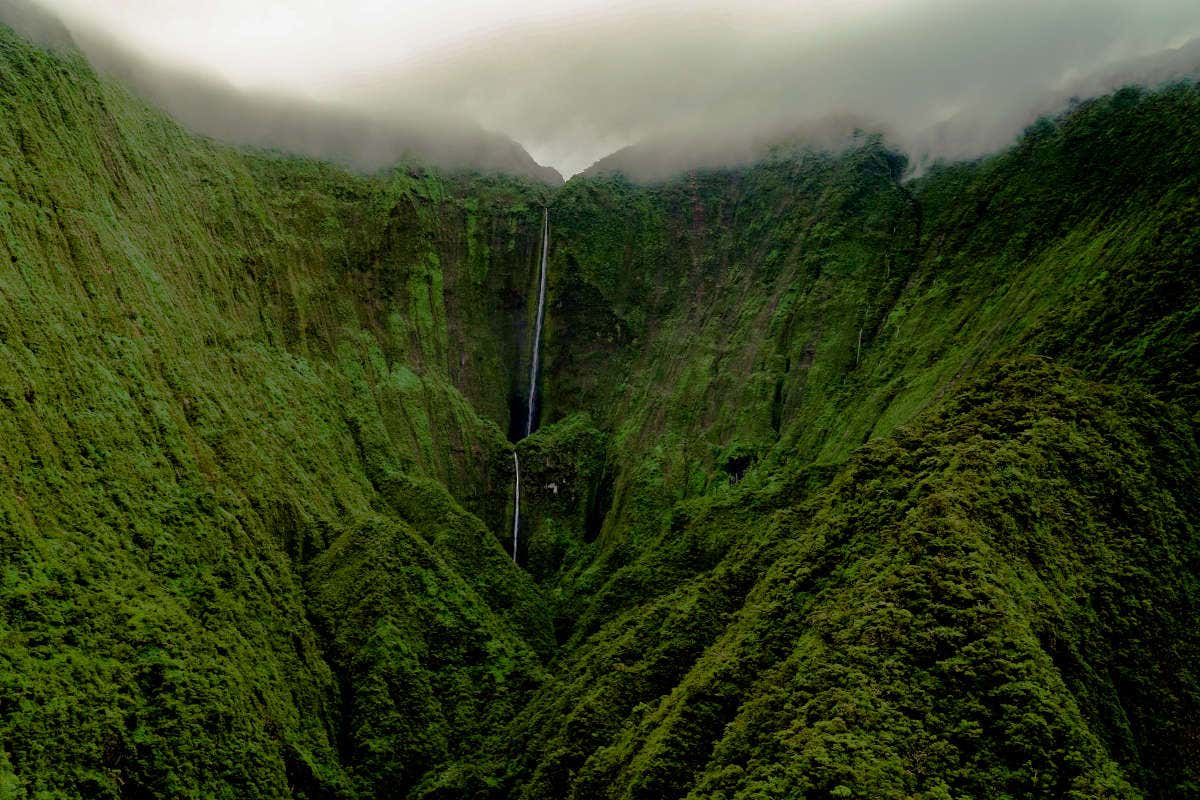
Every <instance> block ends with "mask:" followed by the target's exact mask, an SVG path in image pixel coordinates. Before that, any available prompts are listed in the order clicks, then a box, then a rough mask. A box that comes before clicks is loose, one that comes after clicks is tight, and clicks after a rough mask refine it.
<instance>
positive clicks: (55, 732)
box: [0, 29, 1200, 800]
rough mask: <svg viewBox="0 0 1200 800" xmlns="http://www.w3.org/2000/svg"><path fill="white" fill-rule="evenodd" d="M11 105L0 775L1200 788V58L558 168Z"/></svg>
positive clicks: (80, 792)
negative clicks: (296, 149) (967, 156)
mask: <svg viewBox="0 0 1200 800" xmlns="http://www.w3.org/2000/svg"><path fill="white" fill-rule="evenodd" d="M0 104H3V111H4V113H3V115H2V116H0V263H2V264H5V265H6V270H5V273H4V276H3V282H2V283H0V302H3V304H4V307H5V309H6V314H5V315H4V317H3V322H2V323H0V349H2V350H3V357H2V358H0V426H2V430H3V432H4V437H5V440H6V441H7V442H9V443H10V444H9V446H8V447H7V448H6V450H5V452H4V453H3V455H2V456H0V523H2V524H0V532H2V536H3V540H2V541H0V547H2V551H3V552H4V554H5V555H4V561H5V563H4V567H5V571H4V578H3V580H0V610H2V613H0V636H3V638H4V641H5V642H6V647H5V648H3V651H2V652H0V708H3V709H4V713H3V714H2V715H0V796H13V797H20V796H25V795H27V794H36V793H44V794H54V795H59V796H80V797H83V796H88V797H114V798H118V797H207V796H229V797H233V796H238V797H308V798H315V797H345V798H357V797H392V796H409V797H424V798H465V797H473V798H480V797H492V798H503V797H520V798H527V799H528V800H533V799H534V798H542V797H546V798H549V797H580V798H582V797H589V798H590V797H613V798H662V797H695V798H700V797H711V798H717V797H722V798H742V799H744V800H749V799H750V798H756V797H788V796H795V797H801V796H804V797H811V798H822V797H847V796H854V795H855V794H858V795H861V796H878V797H890V796H896V797H900V796H911V797H923V798H931V799H932V798H945V797H963V796H966V797H971V796H1009V797H1029V798H1033V797H1044V796H1064V797H1079V798H1083V797H1162V798H1170V797H1188V796H1191V794H1193V793H1194V792H1195V791H1196V781H1195V775H1196V774H1197V772H1198V771H1200V762H1198V761H1197V752H1196V751H1195V749H1194V747H1193V746H1192V743H1194V742H1195V740H1196V736H1197V731H1196V729H1195V725H1194V722H1193V720H1194V719H1196V718H1198V714H1197V713H1196V712H1197V706H1198V705H1200V680H1198V678H1197V676H1196V675H1195V674H1194V670H1193V669H1192V667H1191V665H1193V664H1195V663H1196V662H1197V656H1200V637H1198V636H1197V633H1196V629H1195V626H1194V620H1195V619H1196V615H1197V611H1198V610H1200V588H1198V587H1197V584H1196V579H1195V576H1196V575H1197V574H1198V571H1200V543H1198V539H1197V532H1196V529H1195V522H1194V520H1195V519H1196V518H1197V511H1200V496H1198V495H1197V488H1196V482H1195V480H1194V478H1195V476H1196V474H1197V471H1198V469H1200V448H1198V446H1197V420H1198V416H1197V415H1198V414H1200V394H1198V388H1197V387H1198V384H1197V374H1196V369H1195V365H1196V363H1197V353H1198V352H1200V351H1198V350H1197V346H1198V343H1200V329H1198V328H1197V325H1196V321H1197V305H1196V302H1195V298H1196V297H1197V296H1200V287H1197V285H1196V280H1197V278H1196V273H1195V271H1194V270H1191V269H1190V268H1189V265H1190V264H1192V263H1193V262H1194V260H1195V258H1196V254H1197V253H1200V241H1198V240H1197V233H1196V231H1197V230H1200V225H1198V224H1197V223H1198V222H1200V217H1198V216H1197V215H1198V214H1200V207H1198V206H1197V203H1196V198H1197V197H1200V187H1198V185H1197V183H1198V181H1200V177H1198V176H1200V129H1198V128H1197V125H1196V120H1197V119H1200V114H1198V113H1197V112H1198V111H1200V88H1197V86H1196V85H1195V84H1179V85H1176V86H1172V87H1167V88H1164V89H1161V90H1158V91H1155V92H1144V91H1138V90H1132V89H1130V90H1123V91H1121V92H1118V93H1115V94H1113V95H1110V96H1107V97H1104V98H1100V99H1098V100H1094V101H1090V102H1087V103H1084V104H1082V105H1081V106H1080V107H1078V108H1076V109H1074V110H1073V111H1072V112H1070V113H1069V114H1068V115H1066V116H1063V117H1060V118H1055V119H1046V120H1043V121H1042V122H1040V123H1038V124H1037V125H1035V126H1033V127H1032V128H1031V129H1030V130H1029V131H1028V132H1027V133H1026V135H1025V137H1024V138H1023V139H1022V141H1021V142H1020V143H1019V144H1018V145H1017V146H1016V147H1015V148H1013V149H1012V150H1009V151H1007V152H1005V153H1002V154H999V155H997V156H994V157H992V158H990V159H986V160H983V161H981V162H977V163H964V164H956V165H948V166H938V167H935V168H934V169H932V170H930V171H929V172H928V173H927V174H925V175H924V176H922V177H920V178H918V179H916V180H904V176H905V173H906V168H907V163H906V161H905V157H904V156H903V155H902V154H900V153H897V152H895V151H893V150H891V149H890V148H889V147H888V146H887V145H886V144H885V143H884V141H883V140H882V139H881V138H880V137H877V136H869V135H867V136H863V137H860V138H859V139H858V140H856V141H855V142H854V143H853V145H852V146H851V147H849V148H847V149H845V150H844V151H839V152H827V151H821V150H817V149H811V148H809V149H805V148H797V149H794V150H791V151H788V152H787V153H784V154H781V155H780V157H778V158H774V159H768V160H766V161H763V162H760V163H756V164H754V165H751V166H749V167H745V168H740V169H728V170H715V171H710V172H698V173H695V174H691V175H684V176H682V177H679V178H676V179H673V180H670V181H666V182H663V183H661V184H657V185H649V186H647V185H639V184H637V183H635V182H633V181H630V180H628V179H627V178H624V177H621V176H614V175H600V176H594V177H586V178H580V179H574V180H571V181H568V182H567V183H566V184H565V185H563V186H562V187H559V188H553V187H550V186H548V185H546V184H544V183H542V182H540V181H537V180H534V179H523V178H519V177H517V178H514V177H506V176H502V175H495V174H468V173H442V172H439V171H437V170H434V169H430V168H427V167H424V166H421V165H418V164H411V163H410V164H402V165H400V166H397V167H395V168H393V169H391V170H388V171H385V172H382V173H379V174H376V175H367V176H363V175H356V174H352V173H348V172H346V171H344V170H341V169H339V168H337V167H333V166H330V165H327V164H321V163H317V162H313V161H309V160H305V159H302V158H296V157H289V156H282V155H271V154H263V153H247V152H240V151H237V150H234V149H231V148H228V147H224V146H220V145H218V144H216V143H214V142H212V141H210V140H205V139H202V138H198V137H196V136H195V135H192V134H189V133H188V132H186V131H184V130H182V129H180V128H179V127H178V126H176V125H174V124H173V123H171V122H170V121H169V120H167V119H166V118H165V117H164V116H163V115H162V114H161V113H159V112H157V111H155V110H153V109H151V108H149V107H148V106H147V105H146V104H145V103H143V102H142V101H140V100H138V99H137V98H136V97H135V96H133V95H132V94H130V93H129V92H128V91H127V90H125V89H123V88H122V87H120V86H119V85H117V84H115V83H113V82H111V81H107V80H104V79H100V78H97V77H96V76H95V74H93V73H92V72H91V71H90V70H89V69H88V68H87V67H86V66H85V65H84V64H83V63H82V62H81V60H79V59H77V58H72V57H64V56H62V55H54V54H50V53H46V52H44V51H42V50H39V49H37V48H34V47H31V46H29V45H28V44H27V43H25V42H23V41H21V40H20V39H19V38H17V37H15V36H13V35H12V34H10V33H8V32H7V31H5V30H3V29H0ZM50 110H53V112H51V111H50ZM547 207H548V208H549V214H550V220H551V229H552V231H553V234H552V238H551V242H550V250H549V262H548V263H549V272H548V289H547V316H546V328H545V332H544V348H545V349H544V351H543V359H544V362H543V367H544V369H543V372H542V381H541V386H540V388H539V392H540V398H541V402H540V418H539V426H538V430H536V431H535V432H534V433H533V435H531V436H529V437H528V438H525V439H523V440H521V441H520V442H519V443H517V444H516V445H515V448H516V449H517V450H518V451H519V452H520V454H521V465H522V473H523V476H524V477H525V480H526V481H527V482H526V483H525V484H524V490H523V497H524V505H523V507H522V516H523V519H524V523H523V527H522V530H523V534H522V538H523V542H524V544H523V545H522V550H521V551H519V552H518V553H517V554H516V556H517V559H518V561H519V563H520V566H519V567H518V566H514V564H513V563H512V558H511V554H509V553H508V552H506V549H505V547H506V546H507V544H508V537H507V536H506V534H507V531H508V522H509V521H510V520H511V518H512V511H513V509H512V508H511V498H512V493H511V489H512V486H511V481H512V479H513V473H512V459H511V452H512V450H513V448H514V445H512V444H510V442H509V441H508V439H507V437H506V436H505V433H504V432H505V431H506V430H510V429H511V425H510V421H511V419H510V418H511V417H512V415H513V413H514V409H518V410H520V411H522V412H523V411H524V409H525V400H526V399H527V398H526V397H525V392H526V391H528V390H527V388H526V381H527V378H528V375H529V370H528V366H529V363H528V359H529V347H530V340H531V338H532V337H531V331H532V325H533V321H534V320H533V315H534V309H533V308H532V306H531V303H530V298H531V297H536V294H537V277H538V269H537V265H538V261H539V255H540V247H541V240H540V238H541V223H542V214H543V209H545V208H547ZM5 256H7V258H5Z"/></svg>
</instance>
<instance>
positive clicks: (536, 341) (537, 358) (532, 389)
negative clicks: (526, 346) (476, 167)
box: [525, 209, 550, 436]
mask: <svg viewBox="0 0 1200 800" xmlns="http://www.w3.org/2000/svg"><path fill="white" fill-rule="evenodd" d="M549 252H550V209H546V210H545V211H544V212H542V267H541V269H540V270H539V271H538V304H537V320H536V322H534V325H533V355H532V356H531V357H530V359H529V412H528V414H527V415H526V417H525V435H526V436H528V435H529V434H531V433H533V405H534V402H535V400H536V398H537V385H538V369H539V368H540V367H541V356H542V354H541V350H542V322H543V321H544V320H545V318H546V257H547V255H548V254H549Z"/></svg>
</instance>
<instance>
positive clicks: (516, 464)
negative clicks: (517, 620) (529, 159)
mask: <svg viewBox="0 0 1200 800" xmlns="http://www.w3.org/2000/svg"><path fill="white" fill-rule="evenodd" d="M549 253H550V209H546V210H545V211H543V212H542V263H541V267H540V268H539V269H538V304H537V318H536V321H535V322H534V326H533V355H532V356H531V357H530V359H529V406H528V409H527V412H526V415H525V435H526V436H528V435H529V434H531V433H533V411H534V403H535V402H536V398H537V385H538V369H539V368H540V367H541V350H542V323H543V322H544V321H545V319H546V259H547V257H548V256H549ZM513 471H514V472H515V473H516V480H515V482H514V484H513V523H512V536H513V538H512V558H513V563H514V564H515V563H516V561H517V547H518V545H520V543H521V459H520V458H518V457H517V451H516V450H515V449H514V450H513Z"/></svg>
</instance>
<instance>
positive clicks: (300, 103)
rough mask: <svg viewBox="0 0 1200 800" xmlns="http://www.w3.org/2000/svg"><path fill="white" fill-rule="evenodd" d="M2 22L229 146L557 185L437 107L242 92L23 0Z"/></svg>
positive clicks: (548, 173) (555, 176)
mask: <svg viewBox="0 0 1200 800" xmlns="http://www.w3.org/2000/svg"><path fill="white" fill-rule="evenodd" d="M0 21H2V22H6V23H8V24H10V25H11V26H12V27H14V28H15V29H16V30H18V31H20V32H22V33H25V34H26V35H28V36H29V37H30V38H32V39H34V40H35V41H39V42H42V43H44V44H48V45H51V46H55V47H58V48H61V49H68V50H78V51H79V52H81V53H83V54H84V56H86V58H87V59H88V60H89V61H90V62H91V63H92V65H93V66H94V67H95V68H96V69H97V70H99V71H100V72H102V73H105V74H107V75H110V76H112V77H114V78H116V79H117V80H119V81H121V82H122V83H124V84H126V85H127V86H129V87H130V88H132V89H133V90H134V91H136V92H137V93H138V94H139V95H141V96H142V97H143V98H144V99H145V100H146V101H147V102H149V103H150V104H152V105H154V106H157V107H159V108H161V109H163V110H164V111H166V112H167V113H169V114H170V115H171V116H172V117H174V118H175V119H176V120H178V121H179V122H181V123H182V124H184V125H185V126H187V127H188V128H190V129H192V130H194V131H196V132H197V133H201V134H203V135H205V136H211V137H213V138H215V139H218V140H220V141H223V142H227V143H230V144H236V145H243V146H252V147H259V148H266V149H275V150H282V151H286V152H290V153H294V154H297V155H303V156H309V157H312V158H320V159H324V160H328V161H334V162H337V163H339V164H343V165H345V166H349V167H351V168H354V169H358V170H365V171H374V170H378V169H382V168H384V167H387V166H391V165H392V164H395V163H396V162H398V161H401V160H403V159H413V158H415V159H418V160H421V161H424V162H427V163H429V164H431V165H434V166H438V167H442V168H445V169H451V170H457V169H479V170H484V171H492V172H503V173H507V174H510V175H520V176H525V177H529V178H533V179H535V180H540V181H545V182H547V183H551V184H556V183H560V182H561V181H562V176H561V175H559V173H558V172H557V171H556V170H555V169H553V168H552V167H544V166H541V165H540V164H538V163H537V162H535V161H534V160H533V159H532V158H531V157H530V155H529V154H528V153H527V152H526V151H525V149H524V148H522V147H521V146H520V145H519V144H517V143H516V142H514V141H512V140H511V139H509V138H507V137H505V136H503V135H500V134H497V133H493V132H490V131H486V130H484V129H483V128H482V127H480V126H479V125H478V124H477V123H475V122H473V121H471V120H469V119H467V118H465V117H461V116H455V115H452V114H444V113H441V112H438V111H437V110H436V109H433V108H429V107H426V108H420V109H416V108H412V109H398V108H388V109H381V110H375V111H365V110H363V109H361V108H355V107H353V106H348V105H344V104H338V103H336V102H333V101H328V100H326V101H316V100H312V99H309V98H304V97H299V96H288V95H286V94H284V93H282V92H269V91H257V92H256V91H246V90H242V89H239V88H237V87H235V86H234V85H232V84H230V83H228V82H226V81H223V80H221V79H219V78H217V77H214V76H211V75H205V74H201V73H199V72H197V71H195V70H189V69H185V68H182V67H178V66H173V65H171V64H166V63H161V62H156V61H153V60H151V59H149V58H146V57H144V56H142V55H139V54H138V53H136V52H133V51H132V50H130V49H129V47H128V46H127V45H125V44H124V43H122V42H121V41H120V40H119V39H117V38H116V37H114V36H113V35H111V34H109V33H106V32H104V31H101V30H99V29H98V28H96V27H94V26H91V25H87V24H84V23H74V24H72V25H71V26H70V27H68V25H66V24H64V22H63V21H62V19H61V18H59V17H57V16H55V15H54V14H53V13H51V12H49V11H48V10H46V9H45V8H43V7H41V6H38V5H35V4H34V3H32V2H27V0H0Z"/></svg>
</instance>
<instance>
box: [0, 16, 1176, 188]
mask: <svg viewBox="0 0 1200 800" xmlns="http://www.w3.org/2000/svg"><path fill="white" fill-rule="evenodd" d="M72 3H73V0H61V2H59V3H58V5H59V6H61V7H62V8H63V15H62V17H61V18H62V19H63V20H64V21H65V22H64V23H59V22H57V21H56V20H55V19H54V17H53V14H51V13H50V12H49V11H46V10H39V9H44V8H49V6H50V5H51V4H47V5H46V6H44V7H41V6H38V5H35V4H34V2H33V0H5V2H4V3H3V4H0V15H4V16H7V17H10V18H12V19H13V20H14V22H15V24H16V25H17V27H18V28H23V29H24V30H26V31H28V32H30V33H31V34H33V35H34V36H35V38H41V39H42V40H47V39H46V37H47V31H50V30H53V31H54V34H53V35H54V37H55V38H57V39H59V40H64V39H66V40H69V41H72V42H74V43H75V44H76V45H77V46H78V47H79V48H80V49H81V50H82V51H83V52H84V53H85V54H86V55H87V57H88V58H89V60H90V61H91V62H92V63H93V64H95V65H96V66H97V67H98V68H99V69H101V70H102V71H104V72H107V73H109V74H112V75H114V76H116V77H118V78H119V79H121V80H122V81H124V82H126V83H127V84H128V85H130V86H132V87H134V88H135V89H136V90H137V91H138V92H139V93H141V94H142V95H143V96H145V97H146V99H148V100H149V101H150V102H151V103H153V104H154V105H157V106H160V107H162V108H164V109H166V110H167V111H168V112H169V113H171V114H172V115H173V116H174V117H175V118H176V119H178V120H180V121H181V122H183V123H184V124H185V125H187V126H189V127H190V128H192V129H193V130H196V131H198V132H200V133H203V134H205V135H209V136H213V137H215V138H218V139H220V140H222V141H227V142H232V143H237V144H244V145H253V146H258V147H267V148H278V149H282V150H287V151H291V152H295V153H298V154H303V155H308V156H313V157H319V158H326V159H332V160H335V161H338V162H340V163H343V164H347V165H350V166H353V167H355V168H358V169H366V170H373V169H378V168H381V167H384V166H387V165H389V164H391V163H394V162H395V161H397V160H399V159H400V158H402V157H405V156H409V157H412V156H416V157H419V158H422V159H424V160H426V161H428V162H431V163H433V164H436V165H440V166H445V167H450V168H460V167H474V168H479V169H484V170H489V171H501V172H510V173H513V174H520V175H527V176H530V177H533V178H535V179H538V180H544V181H549V182H551V183H555V182H557V181H558V180H560V176H559V171H561V172H562V173H563V174H566V175H570V174H573V173H576V172H579V171H582V170H584V169H589V171H591V172H592V173H595V172H598V171H600V172H602V171H608V170H619V171H622V172H625V173H626V174H627V175H628V176H629V177H632V178H635V179H638V180H662V179H665V178H668V177H670V176H671V175H673V174H676V173H678V172H680V171H684V170H687V169H695V168H711V167H716V166H731V165H739V164H746V163H750V162H752V161H754V160H756V159H757V158H759V157H761V156H762V155H763V154H764V153H765V152H766V151H767V150H769V149H770V148H771V147H772V146H775V145H779V144H795V143H799V144H805V145H808V146H818V147H833V148H840V147H843V146H844V145H845V144H846V142H847V141H849V139H850V137H852V135H853V134H854V133H855V132H856V131H867V132H878V133H882V134H884V135H885V137H886V139H887V141H889V142H890V143H891V144H892V146H894V147H897V148H899V149H901V150H902V151H904V152H905V153H907V154H908V156H909V161H910V165H911V166H912V168H913V169H914V170H915V171H918V172H919V171H921V170H923V169H925V168H926V167H927V166H928V165H930V164H932V163H934V162H936V161H939V160H942V161H953V160H961V159H970V158H975V157H978V156H981V155H985V154H987V153H992V152H995V151H998V150H1000V149H1002V148H1004V147H1006V146H1008V145H1009V144H1011V143H1012V142H1013V141H1014V140H1015V138H1016V137H1017V136H1018V135H1019V134H1020V132H1021V131H1022V130H1023V129H1024V128H1025V127H1026V126H1028V125H1029V124H1030V123H1032V122H1033V121H1034V120H1035V119H1037V117H1039V116H1041V115H1046V114H1055V113H1059V112H1061V111H1063V110H1065V109H1066V108H1067V107H1068V106H1069V105H1070V104H1071V103H1072V102H1077V101H1078V100H1082V99H1086V98H1088V97H1094V96H1097V95H1100V94H1104V93H1106V92H1109V91H1113V90H1114V89H1116V88H1119V87H1120V86H1122V85H1126V84H1140V85H1144V86H1154V85H1158V84H1160V83H1162V82H1165V81H1169V80H1172V79H1178V78H1186V77H1188V76H1194V75H1196V74H1198V73H1200V39H1197V38H1196V37H1197V35H1200V12H1198V11H1197V10H1196V9H1195V7H1194V5H1193V4H1188V3H1179V2H1174V0H1154V1H1153V2H1151V3H1149V4H1148V5H1147V4H1143V6H1142V7H1139V8H1134V7H1133V6H1130V5H1128V4H1121V3H1111V2H1100V1H1098V0H1072V1H1071V2H1066V3H1055V4H1051V5H1048V4H1043V3H1028V2H1022V3H1017V4H1015V5H1013V4H997V3H985V4H974V5H972V6H970V7H963V6H961V4H950V3H943V2H934V1H933V0H921V1H920V2H916V1H913V2H908V3H903V4H892V5H890V6H885V5H882V4H881V5H879V6H878V7H875V6H874V5H872V4H871V3H865V4H862V7H861V8H860V7H858V6H854V7H853V10H845V9H850V8H851V6H842V7H839V6H837V5H836V4H823V3H821V2H815V3H813V4H812V5H811V8H809V7H799V6H797V7H790V6H788V5H786V4H782V5H781V4H777V3H773V2H771V1H770V0H757V2H752V3H750V4H748V5H747V6H745V7H744V8H740V9H739V10H738V11H737V12H736V13H735V12H733V11H731V10H730V9H729V8H727V7H723V6H722V5H721V4H717V3H710V2H700V3H688V4H683V3H671V2H662V3H649V4H642V5H624V6H617V7H614V8H613V9H612V10H611V11H604V12H593V13H588V14H582V15H580V18H579V19H569V18H565V17H564V18H563V19H557V18H554V19H549V20H541V21H536V20H535V21H533V22H530V23H528V24H518V22H516V21H515V22H514V23H513V24H511V25H507V26H503V27H498V28H496V29H495V30H484V31H473V32H472V31H468V32H466V33H463V34H462V35H463V36H464V37H465V38H464V39H463V40H462V41H461V42H459V43H458V44H457V45H456V46H454V47H448V48H447V49H446V51H445V52H443V53H440V54H437V55H428V54H427V55H425V56H421V57H416V58H415V60H414V59H405V58H404V57H403V54H400V55H396V56H390V55H388V54H387V53H385V52H380V53H374V54H371V55H370V56H369V57H368V56H366V55H363V56H361V58H362V59H364V61H363V63H364V64H371V65H373V66H371V67H369V68H368V67H362V68H359V69H357V70H356V71H354V72H353V73H351V74H350V75H349V76H348V77H344V78H341V79H332V78H331V79H329V80H328V81H316V80H314V79H313V78H312V77H311V76H310V75H309V73H303V72H297V77H296V82H295V84H294V85H292V84H289V85H287V86H284V85H282V84H281V85H278V86H275V87H273V88H270V89H266V88H264V89H245V88H238V87H235V86H234V85H233V84H232V83H230V82H229V81H227V80H224V79H221V78H218V77H215V73H214V74H208V73H206V72H204V71H203V70H201V69H200V68H198V67H196V66H195V65H190V66H185V65H183V63H182V62H180V63H171V62H170V61H168V60H165V59H164V58H163V57H162V56H161V55H160V56H158V57H150V56H147V55H142V54H139V53H138V52H136V51H135V50H134V49H132V48H133V46H132V45H131V44H130V42H131V41H132V40H131V39H129V37H128V36H125V35H123V34H122V33H121V30H120V29H119V28H114V27H112V26H114V25H118V24H120V23H119V21H118V22H114V21H112V20H108V25H109V26H108V27H105V26H104V24H102V23H101V22H100V21H98V20H99V19H100V17H96V16H95V15H93V16H91V17H89V16H88V15H87V14H85V13H84V11H83V10H82V9H83V8H84V7H85V6H86V4H75V5H72ZM184 8H185V9H186V7H184ZM806 8H807V11H805V10H804V9H806ZM181 13H182V12H181ZM314 13H315V12H314ZM513 13H514V18H515V19H517V20H519V18H520V13H519V11H514V12H513ZM129 14H130V15H131V16H130V18H129V24H130V25H133V24H136V18H135V17H134V16H132V15H134V14H136V9H134V10H131V11H130V12H129ZM39 29H40V30H41V33H40V34H39ZM68 29H69V33H68V32H67V31H68ZM328 44H329V46H330V47H342V48H353V47H354V43H353V42H348V43H346V42H338V41H333V40H330V42H329V43H328ZM354 57H356V56H353V55H352V56H348V58H354ZM281 69H282V68H281ZM299 69H300V68H299V67H297V70H299ZM493 131H494V132H493ZM517 142H520V144H518V143H517ZM530 151H531V152H533V153H536V154H538V155H539V156H540V158H541V160H542V161H543V162H548V163H550V164H552V165H554V167H557V168H558V170H555V169H553V168H544V167H542V166H540V165H539V164H538V163H537V162H536V161H535V160H534V158H532V157H531V156H530V155H529V152H530ZM589 165H591V166H590V167H589Z"/></svg>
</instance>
